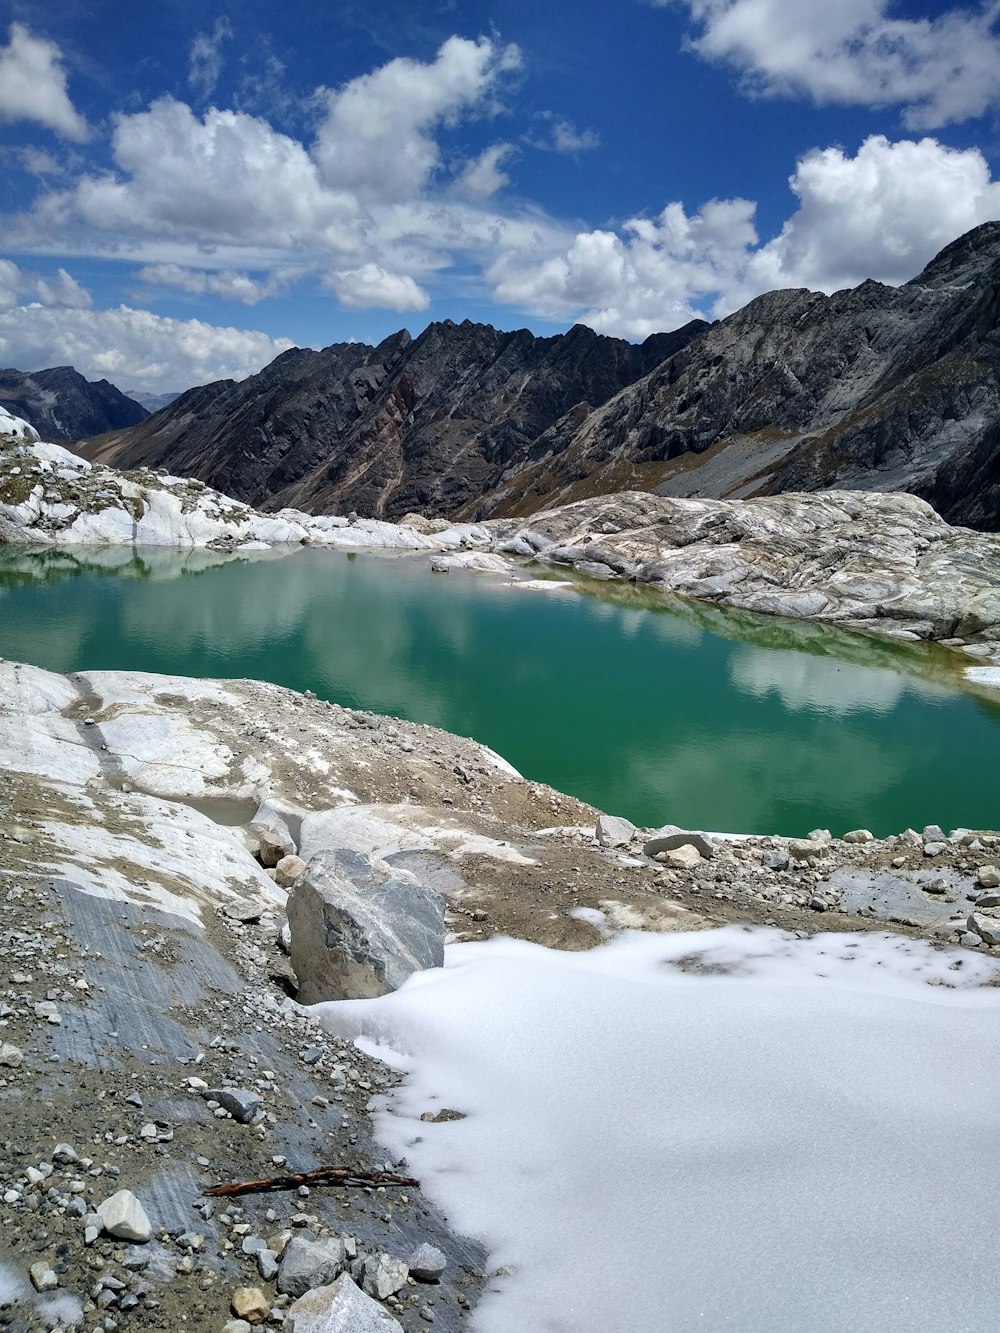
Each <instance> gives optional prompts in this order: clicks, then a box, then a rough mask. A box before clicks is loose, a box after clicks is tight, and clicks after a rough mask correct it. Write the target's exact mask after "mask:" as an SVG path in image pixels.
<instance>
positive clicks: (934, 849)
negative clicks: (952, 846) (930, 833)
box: [924, 842, 948, 856]
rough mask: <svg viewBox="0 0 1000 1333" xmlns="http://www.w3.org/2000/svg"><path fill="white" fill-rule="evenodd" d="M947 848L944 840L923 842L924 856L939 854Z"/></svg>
mask: <svg viewBox="0 0 1000 1333" xmlns="http://www.w3.org/2000/svg"><path fill="white" fill-rule="evenodd" d="M947 850H948V844H947V843H944V842H925V843H924V856H940V855H941V853H942V852H946V851H947Z"/></svg>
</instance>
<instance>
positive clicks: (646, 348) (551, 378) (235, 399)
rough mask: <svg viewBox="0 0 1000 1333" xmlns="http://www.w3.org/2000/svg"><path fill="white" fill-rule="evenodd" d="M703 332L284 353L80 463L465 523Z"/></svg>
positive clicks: (388, 344) (436, 338) (443, 327)
mask: <svg viewBox="0 0 1000 1333" xmlns="http://www.w3.org/2000/svg"><path fill="white" fill-rule="evenodd" d="M707 327H708V326H707V325H706V324H704V323H702V322H701V321H696V322H694V323H692V324H689V325H687V326H686V327H685V328H683V329H679V330H677V332H676V333H670V334H656V335H654V336H653V337H651V338H648V339H647V340H646V341H645V342H644V343H642V344H641V345H639V346H635V345H633V344H631V343H628V342H624V341H623V340H620V339H616V338H603V337H599V336H598V335H597V334H595V333H593V332H592V331H591V330H590V329H587V328H584V327H583V326H582V325H577V326H576V327H575V328H573V329H571V330H570V331H569V332H568V333H566V334H561V335H559V336H557V337H552V338H536V337H535V336H534V335H533V334H532V333H530V332H528V330H526V329H521V330H519V331H517V332H515V333H502V332H500V331H498V330H497V329H494V328H492V327H491V326H490V325H487V324H472V323H470V322H469V321H468V320H466V321H465V322H464V323H462V324H454V323H452V322H451V321H447V320H446V321H445V322H443V323H439V324H431V325H430V326H429V327H428V328H427V329H426V330H425V331H424V332H423V333H422V334H421V335H420V337H419V338H416V339H412V338H411V337H410V335H409V334H408V333H407V332H406V331H405V330H404V331H401V332H399V333H397V334H394V335H393V336H392V337H391V338H387V339H386V340H385V341H384V342H383V343H381V344H380V345H379V346H378V347H374V348H373V347H366V346H364V345H362V344H358V343H344V344H336V345H334V346H332V347H327V348H324V349H323V350H322V351H320V352H315V351H309V350H303V349H300V348H295V349H293V350H291V351H288V352H285V353H283V354H282V355H281V356H279V357H278V358H277V359H276V360H275V361H273V362H272V363H271V364H270V365H269V366H267V367H265V369H264V370H262V371H261V372H260V374H259V375H254V376H252V377H251V378H250V379H247V380H244V381H243V382H241V383H239V384H237V383H234V382H233V381H231V380H223V381H220V382H219V383H217V384H209V385H205V386H203V387H201V388H198V389H191V390H190V391H189V392H187V393H185V394H181V395H180V397H179V398H177V399H176V400H175V401H174V402H173V403H171V404H170V405H169V406H168V407H167V408H165V409H164V410H163V411H161V412H158V413H157V415H156V416H155V418H153V419H152V420H150V421H149V422H147V423H144V424H143V425H142V426H139V427H138V428H136V429H134V430H130V431H127V432H120V433H116V434H115V435H112V436H109V437H108V438H106V439H104V440H97V441H89V442H86V443H85V445H84V446H83V452H84V453H85V454H86V455H87V457H89V458H94V459H99V460H100V461H102V462H111V463H114V464H115V465H116V466H118V467H135V466H139V465H142V464H145V465H149V466H161V465H162V466H167V467H169V468H170V469H171V471H173V472H177V473H180V474H181V475H190V476H196V477H198V478H200V479H201V480H203V481H206V482H208V483H209V484H210V485H211V486H213V487H215V488H216V489H219V490H222V491H224V492H225V493H227V494H230V495H234V496H237V497H238V498H240V499H242V500H247V501H249V502H250V503H252V504H254V505H256V506H263V507H266V508H269V509H276V508H281V507H282V506H284V505H292V506H294V507H297V508H302V509H307V510H312V511H321V510H340V511H341V512H347V511H349V510H352V509H353V510H357V512H358V513H360V514H363V515H366V516H372V515H375V516H378V517H385V518H398V517H401V516H402V515H403V514H405V513H406V512H407V511H408V510H421V511H422V512H424V513H428V514H440V515H449V516H450V515H458V514H470V515H471V514H475V513H476V512H477V511H478V508H479V506H480V504H481V501H482V498H483V496H484V495H486V494H487V493H489V492H490V491H491V490H492V489H494V488H495V487H496V485H497V484H498V482H499V481H500V478H501V477H502V475H503V473H504V471H505V470H506V469H507V468H509V467H510V466H511V465H512V464H518V463H520V462H523V461H524V460H525V459H526V458H527V457H528V454H529V451H530V450H531V448H532V446H533V445H534V442H535V441H536V440H537V438H538V437H539V436H540V435H541V434H543V432H545V431H546V430H548V429H549V428H550V427H552V426H554V424H555V423H556V422H558V421H559V420H560V419H561V418H563V417H565V416H566V415H567V414H570V416H571V417H572V416H573V414H574V413H575V414H576V418H578V419H582V418H584V417H586V415H587V413H588V412H589V411H590V410H591V409H592V408H593V407H595V406H597V405H599V404H601V403H603V402H606V401H607V399H608V398H610V397H611V396H612V395H613V394H615V393H617V392H618V391H619V390H620V389H622V388H623V387H624V386H625V385H628V384H632V383H634V382H635V381H636V380H637V379H639V378H641V377H642V376H643V375H646V374H647V373H648V372H649V371H650V370H651V369H652V368H653V367H654V366H656V365H659V364H660V362H661V361H663V360H664V358H665V357H668V356H670V355H671V354H672V353H674V352H676V351H677V350H679V349H680V348H682V347H684V346H686V345H687V343H688V342H689V341H690V340H691V339H692V338H696V337H697V336H698V335H699V334H700V333H701V332H702V331H703V330H704V329H705V328H707ZM576 418H574V419H576Z"/></svg>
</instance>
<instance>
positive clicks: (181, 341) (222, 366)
mask: <svg viewBox="0 0 1000 1333" xmlns="http://www.w3.org/2000/svg"><path fill="white" fill-rule="evenodd" d="M2 281H3V270H2V266H0V284H2ZM291 346H292V343H290V342H289V341H288V339H287V338H270V337H268V336H267V335H266V334H264V333H257V332H254V331H252V330H248V329H234V328H219V327H217V326H215V325H212V324H205V323H203V322H202V321H201V320H197V319H190V320H177V319H167V318H164V317H163V316H161V315H154V314H151V313H150V312H149V311H148V310H133V309H131V308H130V307H128V306H124V305H123V306H119V307H118V308H117V309H114V310H74V309H58V310H56V309H48V308H46V307H44V306H42V305H36V304H31V305H26V306H18V307H15V308H11V309H7V310H0V362H2V363H3V364H4V365H7V366H17V367H19V368H20V369H22V370H39V369H41V368H43V367H45V366H61V365H73V366H75V367H76V368H77V370H79V371H80V372H81V373H82V374H83V375H86V376H87V377H88V378H91V379H109V380H111V381H112V382H113V383H116V384H119V385H121V384H137V385H141V386H142V387H143V388H145V389H147V390H162V391H164V392H166V391H169V390H176V389H177V388H178V387H179V386H181V387H185V388H186V387H188V386H190V385H193V384H204V383H206V382H207V381H209V380H216V379H230V378H231V379H243V378H245V377H246V376H247V375H252V374H253V373H255V372H256V371H258V370H260V368H261V367H262V366H264V365H266V364H267V362H269V361H271V360H273V359H274V357H276V356H277V355H278V353H279V352H283V351H286V350H287V349H288V348H289V347H291Z"/></svg>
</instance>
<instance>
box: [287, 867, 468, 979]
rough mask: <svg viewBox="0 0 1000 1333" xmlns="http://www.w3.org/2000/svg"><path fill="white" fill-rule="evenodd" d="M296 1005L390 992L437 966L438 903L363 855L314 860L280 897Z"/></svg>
mask: <svg viewBox="0 0 1000 1333" xmlns="http://www.w3.org/2000/svg"><path fill="white" fill-rule="evenodd" d="M288 925H289V929H290V932H291V958H292V966H293V968H294V969H295V975H296V976H297V977H298V980H299V994H298V999H299V1002H300V1003H301V1004H317V1003H319V1001H321V1000H352V999H353V1000H360V999H369V998H371V997H373V996H376V995H386V994H388V992H389V991H394V990H397V989H398V988H399V987H400V986H401V985H402V984H403V982H404V981H405V980H406V978H407V977H408V976H410V975H411V974H412V973H413V972H417V971H420V970H421V969H422V968H426V967H441V965H442V964H443V962H444V936H445V928H444V899H443V898H442V897H441V896H440V894H438V893H435V892H434V890H433V889H429V888H427V887H425V886H424V885H423V884H421V883H420V882H419V880H418V879H417V877H416V876H415V875H413V874H411V873H410V872H409V871H407V870H395V869H393V867H392V866H389V865H387V864H386V862H384V861H379V860H376V859H375V858H374V857H372V856H368V855H367V854H366V853H364V852H352V851H347V850H344V849H341V850H339V851H334V852H319V853H317V854H316V856H314V857H313V858H312V860H311V861H310V862H309V868H308V871H307V872H306V874H305V875H304V876H303V877H302V878H301V879H300V880H299V881H298V882H297V883H296V884H295V885H294V887H293V888H292V890H291V892H290V893H289V895H288Z"/></svg>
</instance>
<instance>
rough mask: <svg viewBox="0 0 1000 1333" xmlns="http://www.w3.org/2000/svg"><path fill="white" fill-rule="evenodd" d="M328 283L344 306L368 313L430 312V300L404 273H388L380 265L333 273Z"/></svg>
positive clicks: (327, 278) (328, 278)
mask: <svg viewBox="0 0 1000 1333" xmlns="http://www.w3.org/2000/svg"><path fill="white" fill-rule="evenodd" d="M324 282H325V284H326V286H328V287H330V288H331V290H332V291H334V292H336V294H337V298H338V300H339V301H340V302H341V304H342V305H346V306H349V307H351V308H353V309H359V310H367V309H372V308H373V307H374V308H377V309H380V310H426V309H427V307H428V306H429V305H430V303H431V302H430V297H429V296H428V295H427V293H426V292H425V291H424V290H423V288H422V287H421V286H419V284H418V283H416V282H414V280H413V279H412V278H411V277H409V276H408V275H407V274H404V273H387V272H386V270H385V269H384V268H382V267H381V266H380V265H379V264H362V266H361V267H360V268H356V269H348V270H344V271H341V272H334V273H330V274H329V275H328V276H327V277H326V278H325V279H324Z"/></svg>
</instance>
